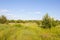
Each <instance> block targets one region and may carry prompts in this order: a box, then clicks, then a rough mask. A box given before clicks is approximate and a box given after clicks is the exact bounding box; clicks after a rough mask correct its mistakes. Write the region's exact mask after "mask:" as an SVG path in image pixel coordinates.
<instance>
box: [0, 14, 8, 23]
mask: <svg viewBox="0 0 60 40" xmlns="http://www.w3.org/2000/svg"><path fill="white" fill-rule="evenodd" d="M6 22H7V18H6V17H5V16H4V15H2V16H1V17H0V23H2V24H4V23H6Z"/></svg>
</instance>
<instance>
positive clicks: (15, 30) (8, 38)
mask: <svg viewBox="0 0 60 40" xmlns="http://www.w3.org/2000/svg"><path fill="white" fill-rule="evenodd" d="M37 26H38V25H37V24H35V23H26V24H22V23H21V24H0V40H60V27H58V26H57V27H55V28H51V29H43V28H40V27H37Z"/></svg>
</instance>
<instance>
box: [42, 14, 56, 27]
mask: <svg viewBox="0 0 60 40" xmlns="http://www.w3.org/2000/svg"><path fill="white" fill-rule="evenodd" d="M55 25H56V24H55V21H54V19H53V18H51V17H50V16H49V15H48V13H47V14H46V15H45V16H44V17H43V20H42V27H43V28H51V27H54V26H55Z"/></svg>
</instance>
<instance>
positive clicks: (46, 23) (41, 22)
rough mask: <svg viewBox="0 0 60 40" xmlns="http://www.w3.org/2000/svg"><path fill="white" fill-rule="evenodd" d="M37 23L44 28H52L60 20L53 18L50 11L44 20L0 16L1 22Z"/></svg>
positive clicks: (58, 23)
mask: <svg viewBox="0 0 60 40" xmlns="http://www.w3.org/2000/svg"><path fill="white" fill-rule="evenodd" d="M29 22H32V23H36V24H38V25H39V27H42V28H51V27H55V26H57V25H60V20H54V18H51V17H50V16H49V15H48V13H47V14H45V15H44V17H43V18H42V20H9V19H7V18H6V17H5V16H4V15H1V16H0V24H6V23H7V24H8V23H29Z"/></svg>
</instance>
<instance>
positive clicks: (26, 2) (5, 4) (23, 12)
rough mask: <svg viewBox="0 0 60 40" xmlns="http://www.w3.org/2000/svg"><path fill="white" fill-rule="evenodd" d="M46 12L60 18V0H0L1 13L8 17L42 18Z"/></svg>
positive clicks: (23, 18)
mask: <svg viewBox="0 0 60 40" xmlns="http://www.w3.org/2000/svg"><path fill="white" fill-rule="evenodd" d="M46 13H48V14H49V16H51V17H54V18H55V19H58V20H60V0H0V15H5V16H6V17H7V19H14V20H17V19H21V20H40V19H42V18H43V16H44V15H45V14H46Z"/></svg>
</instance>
